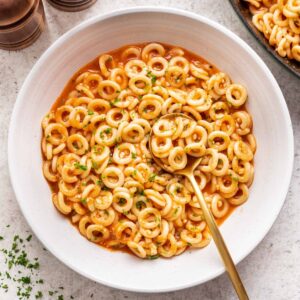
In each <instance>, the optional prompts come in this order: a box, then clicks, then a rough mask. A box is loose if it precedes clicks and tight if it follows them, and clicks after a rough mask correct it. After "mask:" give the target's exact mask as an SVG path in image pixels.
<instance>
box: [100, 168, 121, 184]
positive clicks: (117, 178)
mask: <svg viewBox="0 0 300 300" xmlns="http://www.w3.org/2000/svg"><path fill="white" fill-rule="evenodd" d="M101 179H102V181H103V183H104V184H105V185H106V186H107V187H108V188H111V189H115V188H116V187H121V186H122V185H123V183H124V174H123V172H122V171H121V170H120V169H119V168H117V167H113V166H112V167H107V168H106V169H105V170H104V171H103V173H102V175H101Z"/></svg>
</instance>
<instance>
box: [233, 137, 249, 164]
mask: <svg viewBox="0 0 300 300" xmlns="http://www.w3.org/2000/svg"><path fill="white" fill-rule="evenodd" d="M233 150H234V153H235V155H236V156H237V157H238V158H239V159H241V160H244V161H251V160H252V159H253V153H252V151H251V149H250V147H249V146H248V145H247V144H246V143H245V142H243V141H237V142H235V143H234V145H233Z"/></svg>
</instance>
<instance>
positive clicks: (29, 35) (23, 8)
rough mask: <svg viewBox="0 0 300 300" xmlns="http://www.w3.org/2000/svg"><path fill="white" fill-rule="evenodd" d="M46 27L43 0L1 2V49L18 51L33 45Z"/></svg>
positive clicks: (6, 0)
mask: <svg viewBox="0 0 300 300" xmlns="http://www.w3.org/2000/svg"><path fill="white" fill-rule="evenodd" d="M44 25H45V13H44V7H43V3H42V1H41V0H0V48H1V49H4V50H17V49H22V48H25V47H27V46H29V45H31V44H32V43H33V42H34V41H36V39H37V38H38V37H39V36H40V34H41V32H42V30H43V28H44Z"/></svg>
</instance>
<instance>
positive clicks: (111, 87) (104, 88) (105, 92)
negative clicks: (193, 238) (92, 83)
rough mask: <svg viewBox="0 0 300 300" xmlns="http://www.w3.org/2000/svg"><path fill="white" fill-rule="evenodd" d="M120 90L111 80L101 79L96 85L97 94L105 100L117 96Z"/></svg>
mask: <svg viewBox="0 0 300 300" xmlns="http://www.w3.org/2000/svg"><path fill="white" fill-rule="evenodd" d="M120 92H121V87H120V85H119V84H118V83H116V82H115V81H112V80H103V81H101V82H100V83H99V85H98V93H99V95H100V96H101V97H102V98H103V99H106V100H112V99H115V98H117V97H118V95H119V94H120Z"/></svg>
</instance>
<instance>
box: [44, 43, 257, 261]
mask: <svg viewBox="0 0 300 300" xmlns="http://www.w3.org/2000/svg"><path fill="white" fill-rule="evenodd" d="M246 100H247V91H246V89H245V87H243V86H242V85H240V84H235V83H232V81H231V79H230V78H229V76H228V75H226V74H225V73H222V72H219V71H218V69H217V68H215V67H214V66H213V65H211V64H210V63H208V62H206V61H205V60H203V59H202V58H200V57H199V56H197V55H195V54H193V53H191V52H188V51H187V50H184V49H182V48H178V47H173V46H169V45H163V44H158V43H149V44H138V45H134V46H126V47H122V48H120V49H117V50H115V51H111V52H110V53H106V54H103V55H100V57H98V58H97V59H95V60H94V61H92V62H91V63H89V64H88V65H87V66H85V67H84V68H82V69H80V70H79V71H78V72H77V73H76V74H75V75H74V76H73V77H72V79H71V80H70V82H69V83H68V85H67V86H66V88H65V89H64V91H63V93H62V94H61V96H60V97H59V98H58V99H57V101H56V102H55V104H54V105H53V107H52V109H51V111H50V112H49V113H48V114H47V115H46V116H45V117H44V118H43V120H42V130H43V137H42V153H43V160H44V161H43V173H44V176H45V178H46V179H47V181H48V182H49V184H50V186H51V188H52V191H53V193H52V201H53V204H54V205H55V207H56V209H57V210H58V211H59V212H60V213H61V214H63V215H66V216H67V217H68V218H69V219H70V220H71V222H72V223H73V224H74V225H76V226H77V228H78V229H79V232H80V233H81V234H82V235H83V236H85V237H86V238H87V239H88V240H90V241H92V242H94V243H96V244H99V245H101V246H104V247H106V248H110V249H123V250H127V251H130V252H132V253H133V254H135V255H136V256H138V257H140V258H149V259H154V258H157V257H159V256H161V257H172V256H175V255H179V254H181V253H183V252H184V251H185V250H186V249H188V248H202V247H204V246H206V245H208V243H209V242H210V240H211V237H210V233H209V231H208V228H207V226H206V223H205V221H204V218H203V215H202V211H201V208H200V205H199V203H198V200H197V198H196V196H195V194H194V192H193V189H192V187H191V185H190V184H189V182H188V181H187V179H185V178H183V177H182V176H179V175H174V174H170V173H166V172H165V171H163V170H162V169H160V167H159V166H157V165H156V164H155V163H154V161H153V160H152V157H151V154H150V152H149V144H148V143H149V133H150V131H151V129H152V127H153V131H154V133H155V138H156V139H155V141H154V142H153V144H152V148H154V149H155V153H156V154H157V155H158V156H159V157H160V158H161V159H162V160H163V161H164V162H166V163H167V164H169V165H170V166H171V167H172V168H173V169H174V170H176V169H179V168H183V167H184V165H185V164H186V155H187V154H188V155H194V156H203V160H202V162H201V164H200V165H199V167H198V168H197V169H196V170H195V177H196V179H197V181H198V183H199V186H200V188H201V190H202V191H203V194H204V197H205V199H206V201H207V203H208V206H209V208H210V209H211V211H212V213H213V215H214V217H215V218H216V220H217V222H218V223H221V222H222V221H223V220H224V219H225V218H226V217H227V216H228V215H229V214H230V213H231V211H232V209H233V207H235V206H237V205H240V204H242V203H244V202H245V201H246V200H247V198H248V193H249V191H248V189H249V187H250V185H251V183H252V180H253V176H254V167H253V157H254V154H255V150H256V142H255V137H254V136H253V134H252V118H251V116H250V114H249V113H248V112H247V111H246V109H245V102H246ZM172 112H180V113H184V114H186V115H189V116H191V117H192V118H193V119H194V120H195V121H193V122H191V123H189V124H187V123H186V122H184V121H183V120H182V119H180V118H177V119H175V120H174V122H173V124H169V123H168V122H164V121H163V120H161V122H156V121H157V119H158V118H159V117H160V116H162V115H165V114H167V113H172Z"/></svg>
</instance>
